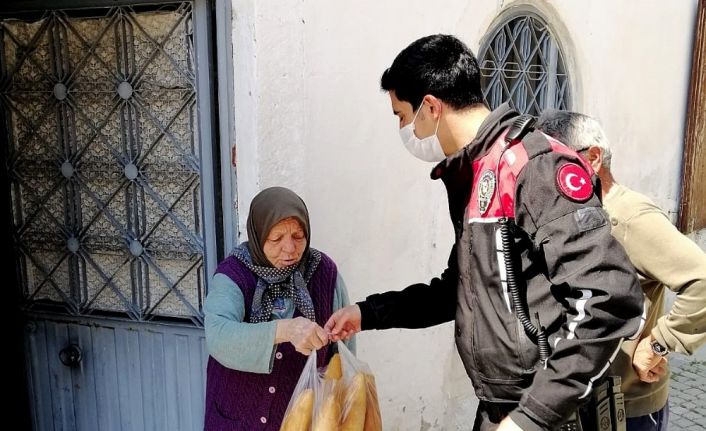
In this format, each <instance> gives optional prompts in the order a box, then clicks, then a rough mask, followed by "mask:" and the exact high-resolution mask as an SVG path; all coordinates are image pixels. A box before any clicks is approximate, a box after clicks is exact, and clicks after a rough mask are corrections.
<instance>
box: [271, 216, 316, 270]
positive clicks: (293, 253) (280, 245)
mask: <svg viewBox="0 0 706 431" xmlns="http://www.w3.org/2000/svg"><path fill="white" fill-rule="evenodd" d="M304 249H306V232H304V229H303V228H302V226H301V224H300V223H299V220H297V219H296V218H294V217H290V218H286V219H284V220H280V222H279V223H277V224H276V225H274V226H272V229H270V233H269V234H267V239H265V243H264V244H263V246H262V251H263V252H264V253H265V257H267V260H269V261H270V263H271V264H272V266H274V267H275V268H278V269H279V268H286V267H288V266H292V265H294V264H297V263H299V261H300V260H301V258H302V254H304Z"/></svg>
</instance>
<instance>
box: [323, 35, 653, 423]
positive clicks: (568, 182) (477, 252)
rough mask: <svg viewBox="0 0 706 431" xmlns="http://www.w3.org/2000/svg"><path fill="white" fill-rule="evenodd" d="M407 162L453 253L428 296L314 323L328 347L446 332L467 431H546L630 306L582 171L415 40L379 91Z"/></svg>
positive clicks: (431, 46) (635, 312) (621, 270)
mask: <svg viewBox="0 0 706 431" xmlns="http://www.w3.org/2000/svg"><path fill="white" fill-rule="evenodd" d="M381 86H382V89H383V90H385V91H387V92H388V94H389V96H390V100H391V102H392V110H393V112H394V114H395V115H396V116H398V117H399V120H400V135H401V137H402V141H403V144H404V146H405V147H406V148H407V150H409V152H410V153H412V155H414V156H416V157H418V158H420V159H422V160H425V161H429V162H439V163H438V164H437V165H436V167H434V169H433V170H432V173H431V176H432V178H433V179H441V180H442V181H443V182H444V185H445V186H446V189H447V192H448V200H449V213H450V216H451V221H452V223H453V226H454V229H455V233H456V243H455V245H454V246H453V248H452V250H451V254H450V256H449V262H448V268H447V269H446V270H445V271H444V273H443V274H442V275H441V276H440V277H439V278H434V279H433V280H432V281H431V282H430V283H429V284H423V283H420V284H415V285H412V286H409V287H407V288H406V289H404V290H403V291H401V292H397V291H391V292H386V293H381V294H376V295H372V296H369V297H368V298H367V299H366V300H365V301H363V302H360V303H358V304H356V305H353V306H349V307H346V308H343V309H341V310H339V311H338V312H337V313H335V314H334V315H333V316H332V317H331V319H330V320H329V321H328V322H327V324H326V329H327V330H328V331H329V333H330V334H331V335H330V336H331V338H332V339H333V340H337V339H340V338H346V337H348V336H349V335H351V334H352V333H354V332H357V331H360V330H361V329H362V330H366V329H386V328H393V327H397V328H423V327H428V326H432V325H436V324H439V323H443V322H447V321H450V320H454V319H455V321H456V345H457V347H458V351H459V354H460V356H461V359H462V360H463V363H464V365H465V368H466V371H467V373H468V375H469V377H470V378H471V380H472V382H473V385H474V387H475V390H476V395H477V396H478V398H479V399H480V400H481V402H480V405H479V408H478V411H477V413H476V421H475V425H474V429H475V430H494V429H498V430H518V429H523V430H549V429H556V428H557V427H558V426H559V425H561V424H562V423H564V421H565V420H566V419H567V418H568V417H569V416H570V415H571V414H572V413H573V412H574V411H575V410H576V408H577V406H578V405H579V404H581V403H583V402H584V401H586V400H587V399H588V398H589V395H590V394H591V390H592V388H593V386H594V385H595V384H596V382H597V380H598V379H600V378H601V376H602V375H603V374H604V373H605V370H606V369H607V367H608V364H609V362H610V360H611V359H612V357H613V356H614V354H615V353H616V352H617V350H618V347H619V344H620V342H621V340H622V339H623V338H624V337H630V336H633V335H635V334H636V333H638V332H639V327H640V325H641V314H642V293H641V291H640V288H639V283H638V281H637V278H636V276H635V273H634V270H633V269H632V266H631V265H630V263H629V261H628V259H627V258H626V256H625V254H624V252H623V250H622V248H621V247H620V246H619V245H618V243H617V242H616V241H615V240H614V239H613V238H612V237H611V235H610V226H609V224H608V222H607V220H606V218H605V217H604V213H603V211H602V209H601V207H600V201H599V199H598V197H597V196H596V195H595V194H594V183H592V179H593V180H595V177H592V172H591V168H590V166H588V165H587V164H586V165H584V163H583V162H582V161H581V159H580V158H579V157H578V156H577V155H576V153H574V152H572V151H570V150H568V149H567V148H566V147H565V146H563V145H561V144H559V143H557V142H551V141H549V140H547V139H546V138H545V136H544V135H543V134H541V133H539V132H530V131H529V128H528V127H526V123H525V122H521V121H517V122H516V120H518V119H519V120H522V119H523V118H520V116H519V115H518V114H517V112H515V111H513V110H512V109H510V107H509V106H508V105H507V104H506V105H503V106H501V107H499V108H498V109H496V110H495V111H493V112H490V111H489V110H488V108H487V107H486V106H485V104H484V102H483V97H482V92H481V87H480V75H479V69H478V64H477V62H476V59H475V57H474V56H473V53H471V51H470V50H469V49H468V48H467V47H466V46H465V45H464V44H463V43H462V42H461V41H460V40H458V39H456V38H455V37H453V36H447V35H435V36H428V37H424V38H421V39H419V40H417V41H415V42H413V43H412V44H411V45H409V46H408V47H407V48H405V49H404V50H403V51H402V52H400V54H399V55H398V56H397V58H395V60H394V62H393V63H392V66H391V67H390V68H389V69H387V70H386V71H385V73H384V74H383V75H382V79H381Z"/></svg>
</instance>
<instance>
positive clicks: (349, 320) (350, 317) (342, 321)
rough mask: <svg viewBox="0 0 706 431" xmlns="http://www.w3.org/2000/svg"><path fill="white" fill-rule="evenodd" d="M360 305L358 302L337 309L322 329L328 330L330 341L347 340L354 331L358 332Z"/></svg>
mask: <svg viewBox="0 0 706 431" xmlns="http://www.w3.org/2000/svg"><path fill="white" fill-rule="evenodd" d="M360 321H361V316H360V307H358V304H353V305H349V306H347V307H343V308H341V309H339V310H337V311H336V312H335V313H333V315H332V316H331V318H330V319H328V322H326V324H325V325H324V329H325V330H326V332H328V335H329V338H330V339H331V341H339V340H348V339H349V338H351V337H352V336H353V335H354V334H355V333H357V332H360Z"/></svg>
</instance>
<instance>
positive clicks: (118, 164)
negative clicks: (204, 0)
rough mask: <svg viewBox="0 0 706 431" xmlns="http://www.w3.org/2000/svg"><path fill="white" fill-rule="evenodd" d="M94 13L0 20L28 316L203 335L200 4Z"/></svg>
mask: <svg viewBox="0 0 706 431" xmlns="http://www.w3.org/2000/svg"><path fill="white" fill-rule="evenodd" d="M92 12H93V13H86V12H85V11H84V12H83V13H81V14H73V15H71V14H69V13H68V12H66V11H48V12H46V13H45V14H44V15H43V16H42V17H41V18H40V19H36V20H32V21H28V20H19V19H4V20H2V21H0V43H1V49H0V56H1V57H0V66H1V69H2V70H1V73H2V75H1V76H0V108H1V109H2V111H4V112H3V117H4V118H3V119H2V121H4V122H5V129H6V133H7V144H8V145H7V148H5V149H3V151H4V152H5V162H6V166H5V167H6V169H7V173H8V176H9V178H10V187H11V199H12V208H11V210H10V211H11V212H12V220H13V226H12V229H13V234H14V247H15V251H16V256H17V261H18V273H19V279H20V280H21V282H22V293H23V296H24V298H25V300H26V307H27V308H28V309H42V308H43V307H46V306H51V307H54V308H58V309H59V310H60V312H62V313H66V314H70V315H76V316H83V315H91V314H96V313H104V312H106V313H113V314H117V315H119V316H123V317H127V318H129V319H131V320H137V321H144V320H152V319H154V318H159V317H169V318H182V319H184V318H186V319H190V320H191V321H192V322H193V323H195V324H196V325H202V323H203V314H202V311H201V304H202V300H203V295H204V286H205V281H204V275H205V273H204V233H203V223H204V217H203V215H202V208H203V206H202V199H204V196H203V194H202V188H201V175H202V173H201V153H200V145H199V130H198V121H197V103H196V91H195V64H194V47H193V23H192V4H191V3H190V2H180V3H174V4H170V5H167V6H161V7H158V8H152V9H151V10H143V9H136V8H133V7H113V8H106V9H96V10H94V11H92Z"/></svg>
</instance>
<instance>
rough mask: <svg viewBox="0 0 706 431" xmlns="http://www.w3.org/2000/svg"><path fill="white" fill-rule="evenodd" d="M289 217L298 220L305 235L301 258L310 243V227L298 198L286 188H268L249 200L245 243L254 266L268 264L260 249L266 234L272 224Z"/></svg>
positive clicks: (302, 202) (269, 264)
mask: <svg viewBox="0 0 706 431" xmlns="http://www.w3.org/2000/svg"><path fill="white" fill-rule="evenodd" d="M290 217H295V218H297V219H298V220H299V223H301V225H302V229H304V233H305V234H306V248H305V249H304V254H302V260H304V259H305V258H306V255H307V254H308V251H309V244H310V243H311V229H310V228H309V211H308V210H307V209H306V204H304V201H303V200H302V198H300V197H299V196H297V194H296V193H294V192H293V191H291V190H289V189H287V188H284V187H270V188H268V189H265V190H263V191H261V192H260V193H258V194H257V196H255V198H254V199H253V200H252V202H251V203H250V213H249V214H248V244H249V245H250V247H249V249H250V255H251V256H252V261H253V263H254V264H255V265H258V266H269V267H271V266H272V264H271V263H270V261H269V260H267V257H266V256H265V252H264V251H263V246H264V245H265V241H266V240H267V235H268V234H269V233H270V230H272V227H273V226H274V225H276V224H277V223H279V222H280V221H282V220H284V219H286V218H290Z"/></svg>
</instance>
